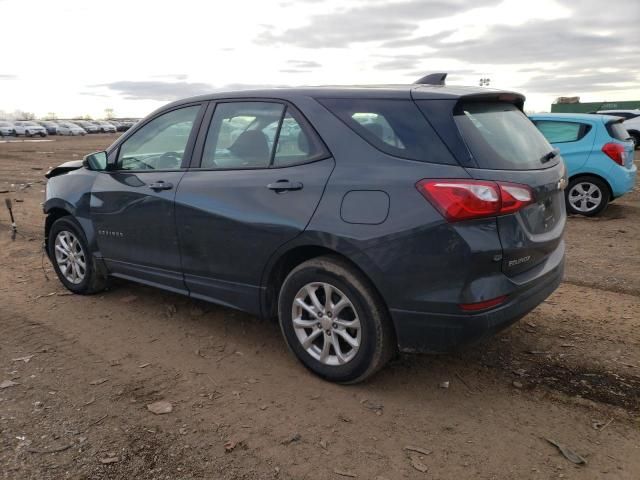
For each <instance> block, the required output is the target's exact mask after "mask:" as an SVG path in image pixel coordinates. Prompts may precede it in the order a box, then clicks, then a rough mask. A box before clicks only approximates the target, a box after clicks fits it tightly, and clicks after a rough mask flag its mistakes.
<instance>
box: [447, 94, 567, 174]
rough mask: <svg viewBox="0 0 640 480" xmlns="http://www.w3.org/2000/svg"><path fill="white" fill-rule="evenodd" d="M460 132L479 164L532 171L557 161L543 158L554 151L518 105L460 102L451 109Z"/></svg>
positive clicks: (500, 168)
mask: <svg viewBox="0 0 640 480" xmlns="http://www.w3.org/2000/svg"><path fill="white" fill-rule="evenodd" d="M454 119H455V122H456V125H457V126H458V129H459V130H460V133H461V135H462V137H463V139H464V141H465V143H466V144H467V147H468V148H469V151H470V152H471V155H472V156H473V157H474V159H475V161H476V163H477V164H478V167H480V168H487V169H491V170H533V169H538V168H547V167H550V166H551V165H554V164H556V163H557V162H558V161H559V159H558V158H557V157H556V158H555V159H552V160H550V161H546V163H545V160H544V159H543V158H544V156H545V155H547V154H548V153H549V152H550V151H552V150H553V148H552V147H551V145H549V142H547V140H546V139H545V138H544V136H543V135H542V133H540V132H539V131H538V129H537V128H536V127H535V125H534V124H533V123H532V122H531V121H530V120H529V119H528V118H527V117H526V116H525V114H524V113H522V111H520V109H519V108H517V107H516V106H515V105H513V104H511V103H505V102H462V103H460V104H458V106H457V107H456V109H455V111H454Z"/></svg>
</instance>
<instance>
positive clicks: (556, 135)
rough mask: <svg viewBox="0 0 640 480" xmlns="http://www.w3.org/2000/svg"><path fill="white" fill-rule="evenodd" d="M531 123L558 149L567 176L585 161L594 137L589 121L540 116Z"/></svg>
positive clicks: (591, 148)
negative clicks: (552, 118) (540, 117)
mask: <svg viewBox="0 0 640 480" xmlns="http://www.w3.org/2000/svg"><path fill="white" fill-rule="evenodd" d="M533 123H534V124H535V126H536V127H538V130H540V132H541V133H542V135H544V137H545V138H546V139H547V141H548V142H549V143H550V144H551V145H553V146H554V147H555V148H558V149H559V150H560V153H561V154H562V159H563V160H564V163H565V165H566V167H567V170H568V175H569V176H571V175H573V174H574V173H575V172H578V171H579V170H580V168H582V166H583V165H585V164H586V163H587V161H588V160H589V156H590V155H591V152H592V151H593V143H594V140H595V138H596V135H595V130H594V128H593V126H592V124H591V123H590V122H589V123H587V122H576V121H571V120H555V119H554V120H550V119H545V118H542V119H534V120H533Z"/></svg>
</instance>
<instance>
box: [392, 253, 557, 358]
mask: <svg viewBox="0 0 640 480" xmlns="http://www.w3.org/2000/svg"><path fill="white" fill-rule="evenodd" d="M553 257H555V258H553ZM549 263H550V264H548V265H547V268H545V271H544V272H543V273H542V272H541V274H540V275H539V276H538V277H536V278H535V279H532V280H530V281H528V282H526V283H522V284H519V285H517V287H516V290H515V291H513V293H511V294H509V297H508V300H507V302H506V303H504V304H502V305H501V306H500V307H498V308H495V309H493V310H489V311H486V312H482V313H476V314H465V313H459V314H449V313H446V314H445V313H428V312H415V311H407V310H399V309H391V316H392V318H393V322H394V326H395V329H396V335H397V339H398V346H399V348H400V350H401V351H404V352H416V353H418V352H420V353H442V352H447V351H450V350H452V349H454V348H455V347H457V346H460V345H463V344H466V343H471V342H474V341H477V340H480V339H482V338H485V337H488V336H491V335H492V334H494V333H496V332H498V331H500V330H502V329H504V328H506V327H508V326H509V325H511V324H513V323H514V322H516V321H518V320H520V319H521V318H522V317H524V316H525V315H526V314H527V313H529V312H530V311H531V310H533V309H534V308H535V307H536V306H537V305H539V304H540V303H542V301H543V300H544V299H545V298H547V297H548V296H549V295H551V293H553V291H554V290H555V289H556V288H558V286H559V285H560V282H561V281H562V276H563V273H564V246H562V248H561V249H559V251H558V252H556V254H555V255H552V258H550V259H549ZM514 283H515V282H514Z"/></svg>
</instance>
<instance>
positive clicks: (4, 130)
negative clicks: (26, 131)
mask: <svg viewBox="0 0 640 480" xmlns="http://www.w3.org/2000/svg"><path fill="white" fill-rule="evenodd" d="M15 134H16V130H15V128H14V126H13V123H11V122H5V121H0V137H8V136H10V135H15Z"/></svg>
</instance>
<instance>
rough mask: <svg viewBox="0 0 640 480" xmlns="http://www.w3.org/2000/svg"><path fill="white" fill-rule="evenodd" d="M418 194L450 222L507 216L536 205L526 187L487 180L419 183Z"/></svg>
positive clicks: (530, 191) (529, 190) (424, 181)
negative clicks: (530, 205)
mask: <svg viewBox="0 0 640 480" xmlns="http://www.w3.org/2000/svg"><path fill="white" fill-rule="evenodd" d="M416 188H417V189H418V191H419V192H420V193H421V194H422V195H423V196H424V197H425V198H426V199H427V200H428V201H429V202H430V203H431V204H432V205H433V206H434V207H436V208H437V209H438V211H439V212H440V213H442V215H443V216H444V217H445V218H446V219H447V220H449V221H450V222H458V221H461V220H470V219H473V218H483V217H495V216H498V215H507V214H510V213H514V212H517V211H518V210H520V209H522V208H524V207H526V206H527V205H529V204H531V203H533V191H532V190H531V188H529V187H528V186H526V185H519V184H515V183H507V182H490V181H486V180H467V179H465V180H448V179H447V180H429V179H424V180H420V181H419V182H418V183H417V184H416Z"/></svg>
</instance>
